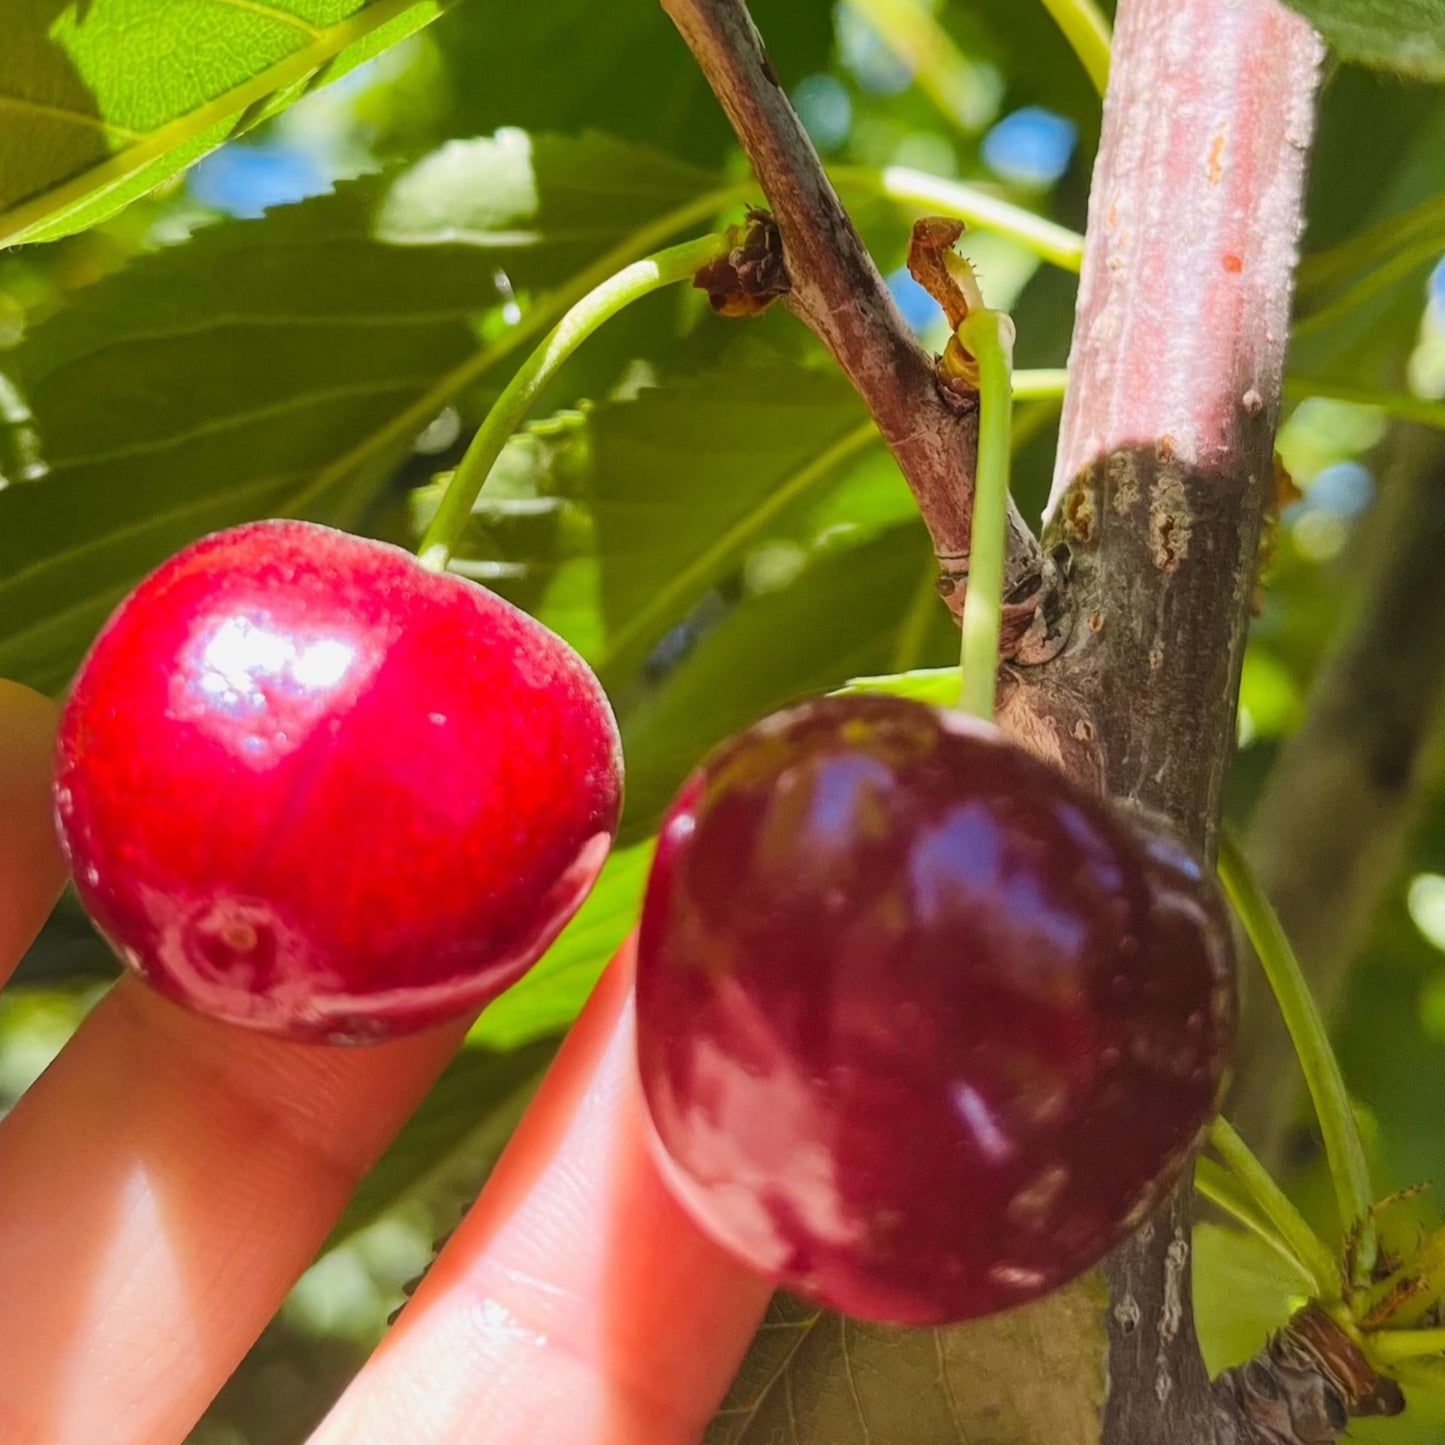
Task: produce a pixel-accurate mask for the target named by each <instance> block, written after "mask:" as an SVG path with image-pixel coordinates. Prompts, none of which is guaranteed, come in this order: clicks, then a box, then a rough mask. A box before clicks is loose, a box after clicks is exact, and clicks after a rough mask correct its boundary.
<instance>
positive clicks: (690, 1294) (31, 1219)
mask: <svg viewBox="0 0 1445 1445" xmlns="http://www.w3.org/2000/svg"><path fill="white" fill-rule="evenodd" d="M54 723H55V713H54V709H53V707H52V705H51V704H50V703H48V702H47V701H46V700H45V699H43V698H40V697H38V696H36V695H35V694H34V693H31V692H29V691H27V690H26V689H23V688H19V687H17V686H15V685H14V684H10V683H5V682H0V982H3V981H4V980H5V979H6V978H8V977H9V974H10V973H11V971H12V970H13V969H14V967H15V965H16V964H17V963H18V962H19V960H20V957H21V955H22V954H23V953H24V951H25V950H26V948H27V947H28V946H29V945H30V943H31V942H32V941H33V939H34V937H35V935H36V934H37V933H38V932H39V930H40V928H41V926H42V924H43V923H44V921H45V918H46V916H47V914H48V913H49V911H50V909H51V907H52V906H53V905H54V902H55V900H56V898H57V896H58V895H59V893H60V890H61V887H62V885H63V882H64V864H63V862H62V859H61V857H60V853H59V849H58V846H57V844H56V841H55V835H54V826H53V823H52V820H51V802H50V749H51V741H52V733H53V729H54ZM631 968H632V959H631V950H630V948H628V947H624V949H623V950H622V952H621V954H620V955H619V957H618V958H617V959H616V960H615V961H614V963H613V964H612V966H611V967H610V968H609V970H608V972H607V974H606V975H605V976H604V978H603V980H602V982H601V984H600V985H599V986H598V989H597V991H596V993H595V995H594V997H593V999H592V1001H591V1002H590V1003H589V1004H588V1006H587V1008H586V1010H585V1011H584V1013H583V1015H582V1018H581V1019H580V1020H579V1021H578V1023H577V1025H576V1026H575V1028H574V1029H573V1030H572V1033H571V1034H570V1036H569V1037H568V1039H567V1042H566V1044H565V1045H564V1047H563V1049H562V1051H561V1053H560V1054H559V1056H558V1059H557V1062H556V1064H555V1065H554V1066H553V1069H552V1071H551V1073H550V1074H549V1076H548V1078H547V1081H546V1083H545V1084H544V1085H543V1087H542V1090H541V1092H540V1093H539V1095H538V1097H537V1099H536V1101H535V1103H534V1104H533V1106H532V1108H531V1110H530V1111H529V1112H528V1115H527V1117H526V1119H525V1121H524V1122H523V1124H522V1126H521V1128H520V1129H519V1130H518V1132H517V1135H516V1137H515V1138H514V1140H513V1142H512V1144H511V1146H510V1147H509V1148H508V1150H507V1152H506V1154H505V1155H504V1157H503V1159H502V1161H501V1163H500V1164H499V1165H498V1167H497V1169H496V1171H495V1172H494V1174H493V1177H492V1179H491V1181H490V1182H489V1184H488V1186H487V1189H486V1191H485V1192H484V1193H483V1195H482V1197H481V1199H480V1200H479V1201H478V1203H477V1205H476V1206H475V1207H474V1208H473V1209H472V1211H471V1213H470V1214H469V1215H468V1217H467V1219H466V1220H465V1221H464V1223H463V1224H462V1226H461V1228H460V1229H458V1230H457V1232H456V1233H455V1234H454V1235H453V1236H452V1238H451V1239H450V1241H449V1242H448V1244H447V1246H446V1249H445V1250H444V1251H443V1252H442V1254H441V1255H440V1257H439V1258H438V1260H437V1262H436V1263H435V1265H434V1266H433V1268H432V1269H431V1271H430V1272H429V1274H428V1276H427V1278H426V1280H425V1281H424V1282H423V1283H422V1285H421V1287H420V1288H419V1289H418V1291H417V1293H416V1295H415V1296H414V1297H413V1299H412V1300H411V1301H410V1303H409V1304H408V1305H407V1307H406V1309H405V1310H404V1312H403V1313H402V1315H401V1317H400V1319H399V1320H398V1322H397V1324H396V1325H395V1326H394V1327H393V1329H392V1330H391V1332H390V1333H389V1334H388V1336H387V1338H386V1339H385V1341H384V1342H383V1343H382V1345H381V1347H380V1348H379V1349H378V1350H377V1352H376V1354H375V1355H374V1356H373V1357H372V1359H371V1360H370V1361H369V1362H368V1364H367V1365H366V1366H365V1367H364V1368H363V1370H362V1371H361V1373H360V1374H359V1375H358V1377H357V1378H356V1380H355V1381H354V1382H353V1383H352V1385H351V1387H350V1388H349V1389H348V1390H347V1392H346V1394H345V1395H344V1396H343V1398H342V1399H341V1401H340V1402H339V1403H338V1404H337V1406H336V1408H335V1409H334V1410H333V1411H332V1413H331V1414H330V1416H328V1418H327V1419H326V1421H325V1422H324V1423H323V1424H322V1425H321V1427H320V1428H319V1430H318V1431H317V1432H316V1434H315V1435H313V1437H312V1441H313V1445H340V1442H346V1445H463V1442H469V1441H479V1442H480V1441H485V1442H486V1445H553V1442H555V1445H688V1442H695V1441H697V1440H698V1439H699V1438H700V1437H701V1435H702V1433H703V1431H704V1429H705V1428H706V1425H707V1422H708V1420H709V1419H710V1418H711V1416H712V1413H713V1412H714V1410H715V1409H716V1407H717V1404H718V1401H719V1400H720V1398H721V1396H722V1394H723V1392H724V1390H725V1389H726V1388H727V1385H728V1382H729V1380H730V1379H731V1377H732V1374H733V1372H734V1370H735V1369H736V1366H737V1362H738V1360H739V1359H740V1358H741V1355H742V1353H743V1351H744V1350H745V1349H746V1347H747V1344H748V1341H749V1340H750V1338H751V1336H752V1334H753V1331H754V1330H755V1328H756V1326H757V1323H758V1321H759V1319H760V1318H761V1315H762V1312H763V1309H764V1308H765V1306H766V1303H767V1298H768V1295H769V1292H770V1291H769V1286H768V1285H767V1283H766V1282H765V1281H763V1280H760V1279H758V1278H756V1277H755V1276H753V1275H751V1274H748V1273H747V1272H745V1271H744V1270H743V1269H742V1268H741V1267H740V1266H739V1265H737V1264H735V1263H734V1262H733V1261H732V1260H731V1259H730V1258H729V1257H728V1256H727V1255H725V1254H724V1253H723V1252H722V1251H721V1250H720V1249H718V1248H717V1247H716V1246H715V1245H713V1244H712V1243H711V1242H710V1241H708V1240H707V1239H705V1238H704V1237H703V1236H702V1235H701V1234H699V1233H698V1231H697V1230H696V1228H695V1227H694V1226H693V1225H692V1224H691V1223H690V1221H689V1220H688V1219H687V1218H686V1217H685V1216H684V1215H683V1213H682V1212H681V1210H680V1208H679V1207H678V1205H677V1204H676V1203H675V1202H674V1201H673V1199H672V1197H671V1195H670V1194H669V1193H668V1192H667V1190H666V1188H665V1187H664V1186H663V1184H662V1182H661V1180H660V1179H659V1177H658V1175H657V1172H656V1170H655V1167H654V1165H653V1162H652V1159H651V1156H650V1155H649V1153H648V1151H647V1148H646V1144H645V1136H644V1128H643V1115H642V1112H641V1109H642V1106H641V1099H640V1094H639V1091H638V1088H637V1084H636V1079H635V1067H634V1062H633V1047H632V1028H633V1023H632V1001H631V1000H632V993H631ZM464 1032H465V1026H464V1025H462V1024H452V1025H448V1026H445V1027H443V1028H441V1029H437V1030H434V1031H432V1032H430V1033H425V1034H420V1035H415V1036H413V1037H410V1038H406V1039H403V1040H400V1041H398V1042H395V1043H390V1044H383V1045H378V1046H375V1047H370V1048H359V1049H330V1048H322V1047H317V1046H314V1045H305V1044H290V1043H284V1042H280V1041H278V1040H275V1039H271V1038H267V1037H265V1036H263V1035H260V1034H252V1033H249V1032H246V1031H244V1030H241V1029H237V1028H232V1027H230V1026H227V1025H223V1024H218V1023H214V1022H212V1021H210V1020H208V1019H203V1018H200V1017H198V1016H195V1015H192V1014H189V1013H186V1012H184V1011H182V1010H180V1009H178V1008H177V1007H175V1006H174V1005H173V1004H170V1003H168V1002H166V1001H165V1000H163V999H161V998H160V997H159V996H157V995H155V994H153V993H151V992H150V991H149V990H148V989H146V988H145V987H144V986H143V985H142V984H140V983H139V981H138V980H136V979H135V978H133V977H126V978H124V979H123V980H122V981H121V982H120V983H119V984H117V986H116V987H115V988H114V990H112V992H111V993H110V994H109V995H108V996H107V997H106V999H105V1000H104V1001H103V1002H102V1003H101V1004H100V1005H99V1006H98V1007H97V1008H96V1009H95V1010H94V1012H93V1013H92V1014H91V1015H90V1017H89V1018H88V1019H87V1020H86V1022H85V1024H84V1025H83V1026H82V1028H81V1029H80V1030H79V1032H78V1033H77V1035H76V1037H75V1038H74V1039H73V1040H72V1042H71V1043H70V1044H69V1046H68V1047H67V1048H66V1049H65V1050H64V1052H63V1053H62V1054H61V1056H60V1058H59V1059H58V1060H57V1061H56V1062H55V1063H54V1064H53V1065H52V1066H51V1068H50V1069H49V1070H48V1071H47V1072H46V1074H45V1075H44V1076H43V1077H42V1078H41V1079H40V1080H39V1081H38V1082H37V1083H36V1084H35V1085H34V1087H33V1088H32V1089H31V1090H30V1091H29V1092H28V1093H27V1094H26V1095H25V1097H24V1098H23V1099H22V1100H21V1101H20V1103H19V1104H18V1105H17V1107H16V1108H15V1109H14V1111H13V1112H12V1113H11V1114H10V1115H9V1116H8V1117H6V1118H5V1119H4V1120H3V1121H0V1308H3V1317H4V1320H5V1327H4V1328H3V1329H0V1441H3V1442H4V1445H169V1442H180V1441H182V1440H184V1438H185V1436H186V1434H187V1432H188V1431H189V1429H190V1427H191V1425H192V1424H193V1423H194V1422H195V1420H196V1419H197V1418H198V1417H199V1415H200V1414H201V1412H202V1411H203V1410H204V1408H205V1407H206V1405H207V1403H208V1402H209V1401H210V1399H211V1398H212V1396H213V1395H214V1394H215V1393H216V1391H217V1390H218V1389H219V1388H220V1386H221V1385H222V1384H223V1383H224V1381H225V1379H226V1377H227V1376H228V1375H229V1374H230V1372H231V1371H232V1369H234V1367H235V1366H236V1364H237V1363H238V1362H239V1360H240V1359H241V1357H242V1356H243V1355H244V1354H245V1352H246V1350H247V1349H248V1348H249V1346H250V1344H251V1343H252V1341H253V1340H254V1339H255V1338H256V1336H257V1335H258V1334H259V1333H260V1332H261V1330H262V1328H263V1327H264V1326H265V1325H266V1323H267V1321H268V1320H269V1319H270V1318H271V1316H272V1315H273V1314H274V1313H275V1312H276V1310H277V1309H278V1308H279V1306H280V1304H281V1302H282V1300H283V1299H284V1298H285V1295H286V1293H287V1291H288V1290H289V1289H290V1287H291V1285H292V1284H293V1283H294V1282H295V1280H296V1278H297V1277H298V1276H299V1275H300V1274H301V1272H302V1271H303V1270H304V1269H305V1268H306V1266H307V1265H308V1264H309V1263H310V1262H311V1259H312V1258H313V1257H314V1255H315V1254H316V1252H317V1250H318V1249H319V1248H320V1247H321V1245H322V1243H323V1242H324V1241H325V1239H326V1237H327V1234H328V1233H329V1231H330V1229H331V1227H332V1225H333V1224H334V1222H335V1220H336V1218H337V1217H338V1216H339V1214H340V1213H341V1211H342V1209H343V1207H344V1206H345V1203H346V1201H347V1199H348V1197H349V1196H350V1194H351V1192H352V1190H353V1189H354V1188H355V1186H356V1184H357V1182H358V1181H359V1180H360V1178H361V1177H362V1175H364V1174H365V1172H366V1171H367V1170H368V1169H369V1168H370V1167H371V1165H372V1164H373V1163H374V1162H375V1160H376V1158H377V1157H378V1155H379V1154H380V1153H381V1151H382V1150H383V1149H384V1148H385V1146H386V1144H387V1143H388V1141H389V1140H390V1139H391V1137H392V1136H393V1135H394V1134H395V1133H396V1131H397V1130H398V1129H399V1128H400V1127H401V1125H402V1123H403V1122H404V1121H405V1119H406V1118H407V1116H408V1115H409V1114H410V1113H411V1111H412V1110H413V1109H415V1108H416V1106H417V1105H418V1104H419V1103H420V1101H421V1099H422V1098H423V1096H424V1095H425V1094H426V1092H427V1090H428V1089H429V1088H430V1086H431V1084H432V1083H433V1081H434V1080H435V1079H436V1077H437V1075H438V1074H439V1073H440V1072H441V1070H442V1068H443V1067H444V1065H445V1064H446V1062H447V1059H448V1058H449V1057H450V1056H451V1054H452V1053H453V1052H454V1051H455V1049H456V1048H457V1047H458V1045H459V1044H460V1042H461V1039H462V1036H463V1034H464Z"/></svg>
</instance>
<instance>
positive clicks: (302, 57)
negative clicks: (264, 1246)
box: [0, 0, 452, 246]
mask: <svg viewBox="0 0 1445 1445" xmlns="http://www.w3.org/2000/svg"><path fill="white" fill-rule="evenodd" d="M451 3H452V0H375V3H373V4H365V3H363V0H284V3H282V0H275V3H273V0H247V3H245V4H241V3H237V0H88V3H87V0H80V3H76V4H69V5H66V4H63V3H60V0H9V3H7V5H6V7H5V10H6V14H5V18H4V20H3V21H0V25H3V30H4V35H5V45H4V48H3V49H0V115H3V116H4V118H5V119H4V124H3V125H0V246H8V245H13V244H15V243H16V242H17V241H48V240H53V239H54V238H55V237H57V236H64V235H68V234H69V233H71V232H72V231H78V230H83V229H84V228H85V227H87V226H92V225H94V224H95V223H96V222H97V221H100V220H104V219H105V218H106V217H107V216H109V215H112V214H114V213H115V212H116V211H118V210H120V209H121V208H122V207H123V206H125V205H127V204H128V203H129V202H130V201H133V200H134V199H135V198H136V197H137V196H139V195H143V194H144V193H145V192H146V191H148V190H151V189H153V188H154V187H156V186H157V185H159V184H160V183H161V182H162V181H164V180H166V179H167V178H169V177H170V176H173V175H175V174H176V173H177V172H178V171H181V170H183V169H184V168H185V167H186V166H188V165H190V164H192V163H193V162H194V161H196V160H198V159H199V158H200V157H201V156H203V155H204V154H205V153H206V152H207V151H209V150H213V149H214V148H215V147H216V146H218V145H220V144H221V143H222V142H223V141H225V140H227V139H228V138H229V137H230V136H231V135H233V134H235V133H236V131H237V130H238V129H240V128H242V127H244V126H245V125H247V124H250V123H252V122H254V121H255V120H256V119H259V118H260V117H261V116H263V115H267V114H271V113H274V111H276V110H278V109H281V108H282V107H283V106H285V105H288V104H290V103H291V102H292V101H294V100H296V99H297V98H299V97H300V96H301V95H302V94H304V93H305V91H306V90H307V89H308V88H310V87H311V86H314V85H317V84H322V83H330V82H331V81H333V80H336V79H339V78H340V77H341V76H342V75H345V74H346V73H347V72H348V71H350V70H353V69H354V68H355V67H356V66H357V65H359V64H361V63H362V62H363V61H365V60H369V59H370V58H371V57H372V56H373V55H377V54H379V53H380V52H381V51H382V50H384V49H386V48H387V47H388V46H390V45H394V44H396V42H397V41H399V40H401V39H403V38H405V37H406V36H407V35H410V34H412V33H413V32H414V31H416V30H419V29H420V28H421V27H422V26H423V25H426V24H427V23H429V22H430V21H432V20H434V19H436V17H437V16H438V15H440V14H441V13H442V11H443V10H444V9H446V8H447V6H448V5H449V4H451Z"/></svg>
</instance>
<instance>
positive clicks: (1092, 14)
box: [1044, 0, 1110, 95]
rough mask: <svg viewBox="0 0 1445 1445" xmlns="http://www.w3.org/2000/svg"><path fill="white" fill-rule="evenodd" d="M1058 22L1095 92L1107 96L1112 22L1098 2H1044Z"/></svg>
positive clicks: (1091, 0)
mask: <svg viewBox="0 0 1445 1445" xmlns="http://www.w3.org/2000/svg"><path fill="white" fill-rule="evenodd" d="M1044 6H1045V8H1046V9H1047V10H1048V12H1049V14H1050V15H1052V16H1053V17H1054V23H1055V24H1056V25H1057V26H1058V27H1059V29H1060V30H1062V31H1063V32H1064V38H1065V39H1066V40H1067V41H1068V42H1069V44H1070V45H1071V46H1073V49H1074V54H1075V55H1077V56H1078V57H1079V60H1080V61H1081V62H1082V64H1083V67H1084V69H1085V70H1086V71H1087V72H1088V74H1089V79H1090V80H1092V81H1093V82H1094V89H1095V90H1097V91H1098V92H1099V94H1100V95H1103V94H1104V92H1105V91H1106V90H1108V88H1109V46H1110V36H1109V22H1108V21H1107V20H1106V19H1105V18H1104V15H1103V12H1102V11H1100V9H1099V7H1098V6H1097V5H1095V4H1094V0H1044Z"/></svg>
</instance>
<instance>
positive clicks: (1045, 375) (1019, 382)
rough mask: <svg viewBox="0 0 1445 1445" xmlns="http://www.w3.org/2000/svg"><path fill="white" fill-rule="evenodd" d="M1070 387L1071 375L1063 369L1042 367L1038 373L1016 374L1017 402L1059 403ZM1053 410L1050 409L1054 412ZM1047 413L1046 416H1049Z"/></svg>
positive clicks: (1060, 367)
mask: <svg viewBox="0 0 1445 1445" xmlns="http://www.w3.org/2000/svg"><path fill="white" fill-rule="evenodd" d="M1068 385H1069V373H1068V372H1067V371H1066V370H1065V369H1064V368H1063V367H1062V366H1059V367H1041V368H1040V369H1039V370H1037V371H1016V372H1014V385H1013V392H1014V400H1015V401H1059V400H1061V399H1062V398H1063V395H1064V392H1065V390H1066V389H1067V387H1068ZM1052 410H1053V408H1050V412H1052ZM1050 412H1046V413H1045V415H1046V416H1047V415H1049V414H1050Z"/></svg>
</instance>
